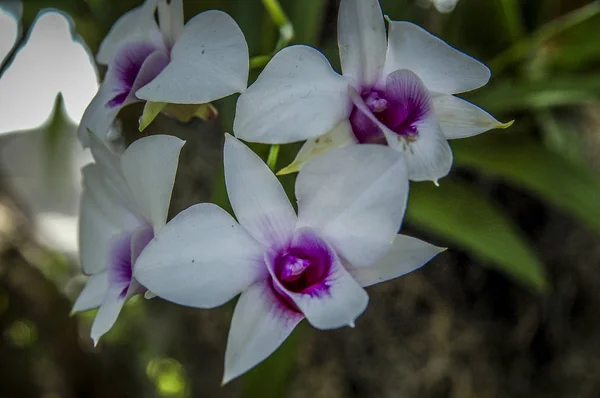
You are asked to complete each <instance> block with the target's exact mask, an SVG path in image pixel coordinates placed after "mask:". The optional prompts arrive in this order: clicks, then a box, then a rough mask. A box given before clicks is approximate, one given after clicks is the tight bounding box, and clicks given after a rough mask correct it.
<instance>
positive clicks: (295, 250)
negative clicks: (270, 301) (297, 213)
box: [271, 229, 335, 311]
mask: <svg viewBox="0 0 600 398" xmlns="http://www.w3.org/2000/svg"><path fill="white" fill-rule="evenodd" d="M334 258H335V254H334V253H333V250H332V249H331V248H330V247H329V246H328V245H327V243H325V241H323V240H322V239H321V238H320V237H318V236H317V235H316V234H315V233H314V232H313V231H312V230H309V229H303V230H299V231H297V233H296V236H295V237H294V238H293V239H292V242H291V243H290V246H289V247H287V248H286V249H284V250H280V251H279V252H278V253H277V254H276V255H275V256H274V257H273V260H272V263H271V269H272V272H271V274H272V277H273V278H276V279H277V282H278V283H274V284H273V287H274V290H275V293H276V294H277V296H278V297H280V298H281V299H282V301H283V302H284V303H285V304H286V305H287V306H288V307H291V308H292V309H294V310H296V311H297V308H296V306H295V305H294V304H293V301H292V300H291V299H290V298H289V296H288V293H287V292H293V293H303V294H310V295H317V296H320V295H322V294H328V292H329V285H328V283H327V277H328V276H329V275H330V272H331V268H332V265H333V262H334ZM286 291H287V292H286Z"/></svg>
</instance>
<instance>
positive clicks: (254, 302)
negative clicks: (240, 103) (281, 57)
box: [134, 135, 442, 382]
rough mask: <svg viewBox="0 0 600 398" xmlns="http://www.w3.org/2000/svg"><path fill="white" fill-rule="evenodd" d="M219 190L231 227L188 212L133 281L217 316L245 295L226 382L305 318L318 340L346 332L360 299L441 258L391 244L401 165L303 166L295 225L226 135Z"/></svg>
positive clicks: (392, 158) (344, 162)
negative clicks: (328, 332) (216, 310)
mask: <svg viewBox="0 0 600 398" xmlns="http://www.w3.org/2000/svg"><path fill="white" fill-rule="evenodd" d="M224 164H225V180H226V185H227V192H228V194H229V199H230V202H231V205H232V208H233V211H234V212H235V215H236V216H237V222H236V220H234V219H233V217H231V216H230V215H229V214H228V213H227V212H225V211H224V210H222V209H221V208H219V207H217V206H215V205H213V204H208V203H202V204H197V205H194V206H192V207H190V208H188V209H186V210H184V211H183V212H181V213H180V214H179V215H177V216H176V217H175V218H174V219H172V220H171V221H170V222H169V223H168V224H167V225H166V226H165V228H164V229H163V230H162V231H161V232H160V233H159V234H157V235H156V236H155V237H154V239H153V240H152V241H151V242H150V243H149V244H148V246H147V247H146V249H145V250H144V251H143V252H142V254H141V255H140V257H139V258H138V261H137V263H136V267H135V270H134V275H135V278H136V279H137V280H139V281H140V283H142V284H143V285H144V286H146V287H147V288H148V289H150V290H151V291H153V292H154V293H156V294H157V295H158V296H159V297H162V298H164V299H166V300H169V301H172V302H174V303H177V304H181V305H186V306H192V307H198V308H213V307H217V306H219V305H221V304H224V303H225V302H227V301H229V300H231V299H232V298H233V297H235V296H236V295H238V294H240V293H241V297H240V299H239V301H238V303H237V306H236V308H235V312H234V315H233V319H232V322H231V329H230V332H229V338H228V342H227V351H226V354H225V373H224V378H223V381H224V382H228V381H229V380H231V379H233V378H235V377H237V376H239V375H241V374H242V373H244V372H246V371H247V370H249V369H250V368H252V367H254V366H255V365H257V364H258V363H259V362H261V361H262V360H264V359H265V358H266V357H268V356H269V355H270V354H271V353H272V352H273V351H275V350H276V349H277V347H278V346H279V345H280V344H281V343H282V342H283V341H284V340H285V339H286V338H287V336H288V335H289V334H290V333H291V331H292V330H293V329H294V327H295V326H296V325H297V324H298V322H300V321H301V320H302V319H303V318H306V319H308V322H309V323H310V324H311V325H312V326H314V327H315V328H317V329H334V328H339V327H342V326H345V325H350V326H353V325H354V321H355V319H356V318H357V317H358V316H359V315H360V314H361V313H362V312H363V311H364V310H365V308H366V306H367V303H368V299H369V298H368V295H367V293H366V292H365V290H364V289H363V288H364V287H365V286H369V285H372V284H375V283H379V282H383V281H386V280H389V279H392V278H395V277H398V276H400V275H403V274H405V273H408V272H410V271H412V270H414V269H416V268H418V267H420V266H421V265H423V264H424V263H425V262H427V261H429V260H430V259H431V258H432V257H434V256H435V255H436V254H438V253H439V252H440V251H441V250H442V249H440V248H437V247H435V246H432V245H430V244H427V243H425V242H422V241H419V240H417V239H414V238H409V237H407V236H402V235H397V231H398V227H399V225H400V224H401V222H402V218H403V216H404V210H405V206H406V199H407V194H408V179H407V178H406V165H405V162H404V161H403V160H402V159H401V157H399V156H398V155H397V153H396V152H394V151H393V150H391V149H387V148H385V147H378V146H375V145H364V146H354V147H350V148H340V149H336V150H334V151H331V152H330V153H329V154H327V155H325V156H321V157H317V158H315V159H314V160H312V161H311V162H309V163H308V164H307V165H306V167H305V168H304V169H303V170H302V172H301V173H300V174H299V176H298V179H297V182H296V196H297V198H298V215H296V213H295V211H294V208H293V207H292V205H291V204H290V202H289V200H288V198H287V196H286V194H285V192H284V190H283V187H282V186H281V184H280V183H279V182H278V180H277V178H276V177H275V176H274V175H273V173H272V172H271V170H270V169H269V168H268V167H267V165H265V164H264V163H263V161H262V160H261V159H260V158H259V157H258V156H257V155H256V154H255V153H254V152H252V151H251V150H250V149H248V147H246V146H245V145H244V144H242V143H241V142H240V141H238V140H237V139H235V138H233V137H231V136H230V135H227V138H226V142H225V150H224Z"/></svg>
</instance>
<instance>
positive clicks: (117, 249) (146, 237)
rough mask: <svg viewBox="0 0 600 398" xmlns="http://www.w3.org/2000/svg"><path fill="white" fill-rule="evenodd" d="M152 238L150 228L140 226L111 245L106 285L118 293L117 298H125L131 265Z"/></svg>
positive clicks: (131, 278) (130, 283) (130, 281)
mask: <svg viewBox="0 0 600 398" xmlns="http://www.w3.org/2000/svg"><path fill="white" fill-rule="evenodd" d="M153 238H154V233H153V231H152V228H151V227H149V226H142V227H139V228H137V229H136V230H134V231H132V232H128V233H125V234H123V235H121V236H119V237H118V238H117V239H116V240H115V242H114V243H113V244H112V247H111V252H110V255H109V264H108V283H109V286H110V287H111V289H117V290H118V291H119V298H121V299H124V298H126V297H127V294H128V292H129V288H130V286H132V282H133V264H134V263H135V260H136V259H137V257H138V256H139V254H140V253H141V252H142V250H144V248H145V247H146V245H148V243H149V242H150V241H151V240H152V239H153Z"/></svg>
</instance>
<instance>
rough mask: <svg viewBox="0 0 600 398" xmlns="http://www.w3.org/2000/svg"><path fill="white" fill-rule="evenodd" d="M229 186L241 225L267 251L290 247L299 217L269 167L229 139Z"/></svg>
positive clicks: (232, 139) (227, 169)
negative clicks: (273, 248)
mask: <svg viewBox="0 0 600 398" xmlns="http://www.w3.org/2000/svg"><path fill="white" fill-rule="evenodd" d="M224 153H225V155H224V164H225V182H226V185H227V193H228V194H229V202H230V203H231V207H232V208H233V211H234V212H235V216H236V218H237V220H238V221H239V223H240V224H241V225H242V227H244V228H245V229H246V230H247V231H248V232H249V233H250V234H251V235H252V236H253V237H254V238H255V239H256V240H257V241H259V242H260V243H262V244H263V245H265V247H268V248H270V247H273V246H277V247H282V246H285V245H286V244H287V243H289V241H290V239H291V238H292V234H293V232H294V229H295V227H296V213H295V212H294V208H293V207H292V205H291V204H290V201H289V199H288V197H287V195H286V194H285V191H284V190H283V187H282V186H281V184H280V183H279V181H278V180H277V177H275V175H274V174H273V172H272V171H271V170H269V168H268V167H267V165H266V164H265V163H264V162H263V161H262V159H261V158H259V157H258V155H256V154H255V153H254V152H253V151H252V150H250V148H248V147H247V146H246V145H244V144H242V143H241V142H240V141H238V140H237V139H235V138H234V137H232V136H231V135H229V134H226V136H225V150H224Z"/></svg>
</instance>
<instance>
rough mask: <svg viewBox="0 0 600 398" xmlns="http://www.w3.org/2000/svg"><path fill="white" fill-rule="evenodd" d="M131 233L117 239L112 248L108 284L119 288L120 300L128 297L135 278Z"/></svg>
mask: <svg viewBox="0 0 600 398" xmlns="http://www.w3.org/2000/svg"><path fill="white" fill-rule="evenodd" d="M131 235H132V234H131V233H126V234H124V235H122V236H120V237H119V238H117V239H116V241H115V243H113V245H112V247H111V253H110V256H109V264H108V284H109V286H110V287H111V289H113V288H115V289H116V288H118V289H119V291H120V293H119V297H120V298H125V296H127V291H128V290H129V285H130V284H131V279H132V277H133V270H132V268H131Z"/></svg>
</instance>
